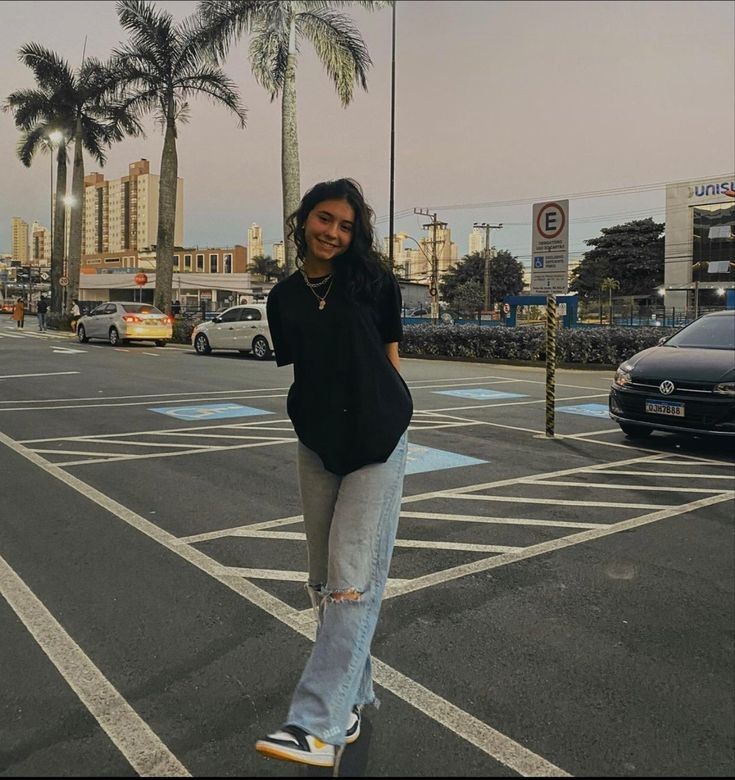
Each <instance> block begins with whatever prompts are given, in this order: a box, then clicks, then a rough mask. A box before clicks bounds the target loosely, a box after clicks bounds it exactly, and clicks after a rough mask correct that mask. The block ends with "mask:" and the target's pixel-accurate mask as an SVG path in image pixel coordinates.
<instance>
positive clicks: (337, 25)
mask: <svg viewBox="0 0 735 780" xmlns="http://www.w3.org/2000/svg"><path fill="white" fill-rule="evenodd" d="M346 5H361V6H363V7H365V8H368V9H370V10H373V9H376V8H381V7H384V6H389V5H391V2H390V0H385V1H383V2H379V1H377V0H376V1H373V2H370V1H369V0H356V2H352V3H347V2H337V1H336V0H323V1H322V0H224V1H223V0H200V2H199V6H198V12H199V15H200V17H201V19H202V20H203V24H204V29H205V32H204V37H205V40H206V41H207V44H208V45H209V46H210V47H211V48H212V49H213V50H214V52H215V53H216V55H217V56H218V57H220V58H222V57H224V56H226V54H227V52H228V50H229V48H230V46H231V45H232V44H233V43H234V42H235V41H236V40H237V39H239V37H240V36H241V35H242V34H243V33H244V32H246V31H247V32H251V33H252V40H251V42H250V64H251V68H252V71H253V75H254V76H255V79H256V80H257V81H258V83H259V84H260V85H261V86H262V87H264V88H265V89H267V90H268V92H270V96H271V100H275V99H276V97H278V95H280V96H281V177H282V190H283V222H284V240H285V250H286V271H287V273H289V274H290V273H293V271H294V269H295V267H296V245H295V244H294V242H293V240H291V239H290V238H289V237H288V234H287V230H286V219H287V218H288V216H289V214H292V213H293V212H294V211H296V209H297V208H298V205H299V199H300V197H301V184H300V170H299V146H298V134H297V126H296V54H297V52H298V50H299V39H300V38H307V39H308V40H310V41H311V43H312V44H313V46H314V48H315V50H316V53H317V55H318V57H319V59H320V60H321V61H322V63H323V65H324V67H325V68H326V70H327V73H328V74H329V76H330V78H331V79H332V80H333V81H334V85H335V89H336V90H337V94H338V95H339V98H340V100H341V101H342V105H343V106H347V105H349V103H350V101H351V100H352V97H353V93H354V87H355V84H356V83H359V85H360V86H361V87H362V88H363V89H365V90H367V80H366V73H367V69H368V68H369V67H370V65H371V64H372V62H371V60H370V56H369V54H368V50H367V47H366V46H365V42H364V41H363V39H362V36H361V35H360V31H359V30H358V29H357V27H356V26H355V24H354V23H353V21H352V20H351V19H350V18H349V17H348V16H346V15H345V14H342V13H339V12H338V11H337V10H336V9H337V8H341V7H343V6H346Z"/></svg>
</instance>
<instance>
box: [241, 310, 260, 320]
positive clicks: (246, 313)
mask: <svg viewBox="0 0 735 780" xmlns="http://www.w3.org/2000/svg"><path fill="white" fill-rule="evenodd" d="M240 319H241V320H248V321H252V320H261V319H263V318H262V317H261V315H260V312H259V311H258V309H247V308H245V309H243V310H242V314H241V315H240Z"/></svg>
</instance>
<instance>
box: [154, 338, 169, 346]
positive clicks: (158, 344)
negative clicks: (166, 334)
mask: <svg viewBox="0 0 735 780" xmlns="http://www.w3.org/2000/svg"><path fill="white" fill-rule="evenodd" d="M166 344H167V342H166V341H163V340H161V339H159V340H158V341H157V342H156V346H157V347H165V346H166Z"/></svg>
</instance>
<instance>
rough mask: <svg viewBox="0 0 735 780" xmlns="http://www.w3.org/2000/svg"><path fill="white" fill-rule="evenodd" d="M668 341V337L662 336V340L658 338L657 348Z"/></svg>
mask: <svg viewBox="0 0 735 780" xmlns="http://www.w3.org/2000/svg"><path fill="white" fill-rule="evenodd" d="M668 340H669V337H668V336H664V337H663V338H660V339H659V340H658V345H659V347H660V346H661V345H662V344H665V343H666V342H667V341H668Z"/></svg>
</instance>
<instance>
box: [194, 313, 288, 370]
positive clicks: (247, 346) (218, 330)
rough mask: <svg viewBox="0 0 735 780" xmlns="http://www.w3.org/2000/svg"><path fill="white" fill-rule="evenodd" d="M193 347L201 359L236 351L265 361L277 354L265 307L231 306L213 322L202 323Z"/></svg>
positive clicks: (196, 330)
mask: <svg viewBox="0 0 735 780" xmlns="http://www.w3.org/2000/svg"><path fill="white" fill-rule="evenodd" d="M191 343H192V344H193V346H194V349H195V350H196V351H197V353H198V354H200V355H208V354H209V353H210V352H211V351H212V350H214V349H234V350H237V351H238V352H240V353H246V352H252V353H253V355H255V357H257V358H258V359H259V360H265V359H266V358H267V357H269V356H270V354H271V352H272V350H273V346H272V345H273V341H272V339H271V332H270V330H269V328H268V318H267V316H266V309H265V304H262V303H250V304H245V305H242V306H231V307H230V308H229V309H225V311H223V312H222V313H221V314H217V316H215V317H214V319H212V320H210V321H209V322H200V323H199V325H197V326H196V327H195V328H194V330H193V331H192V334H191Z"/></svg>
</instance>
